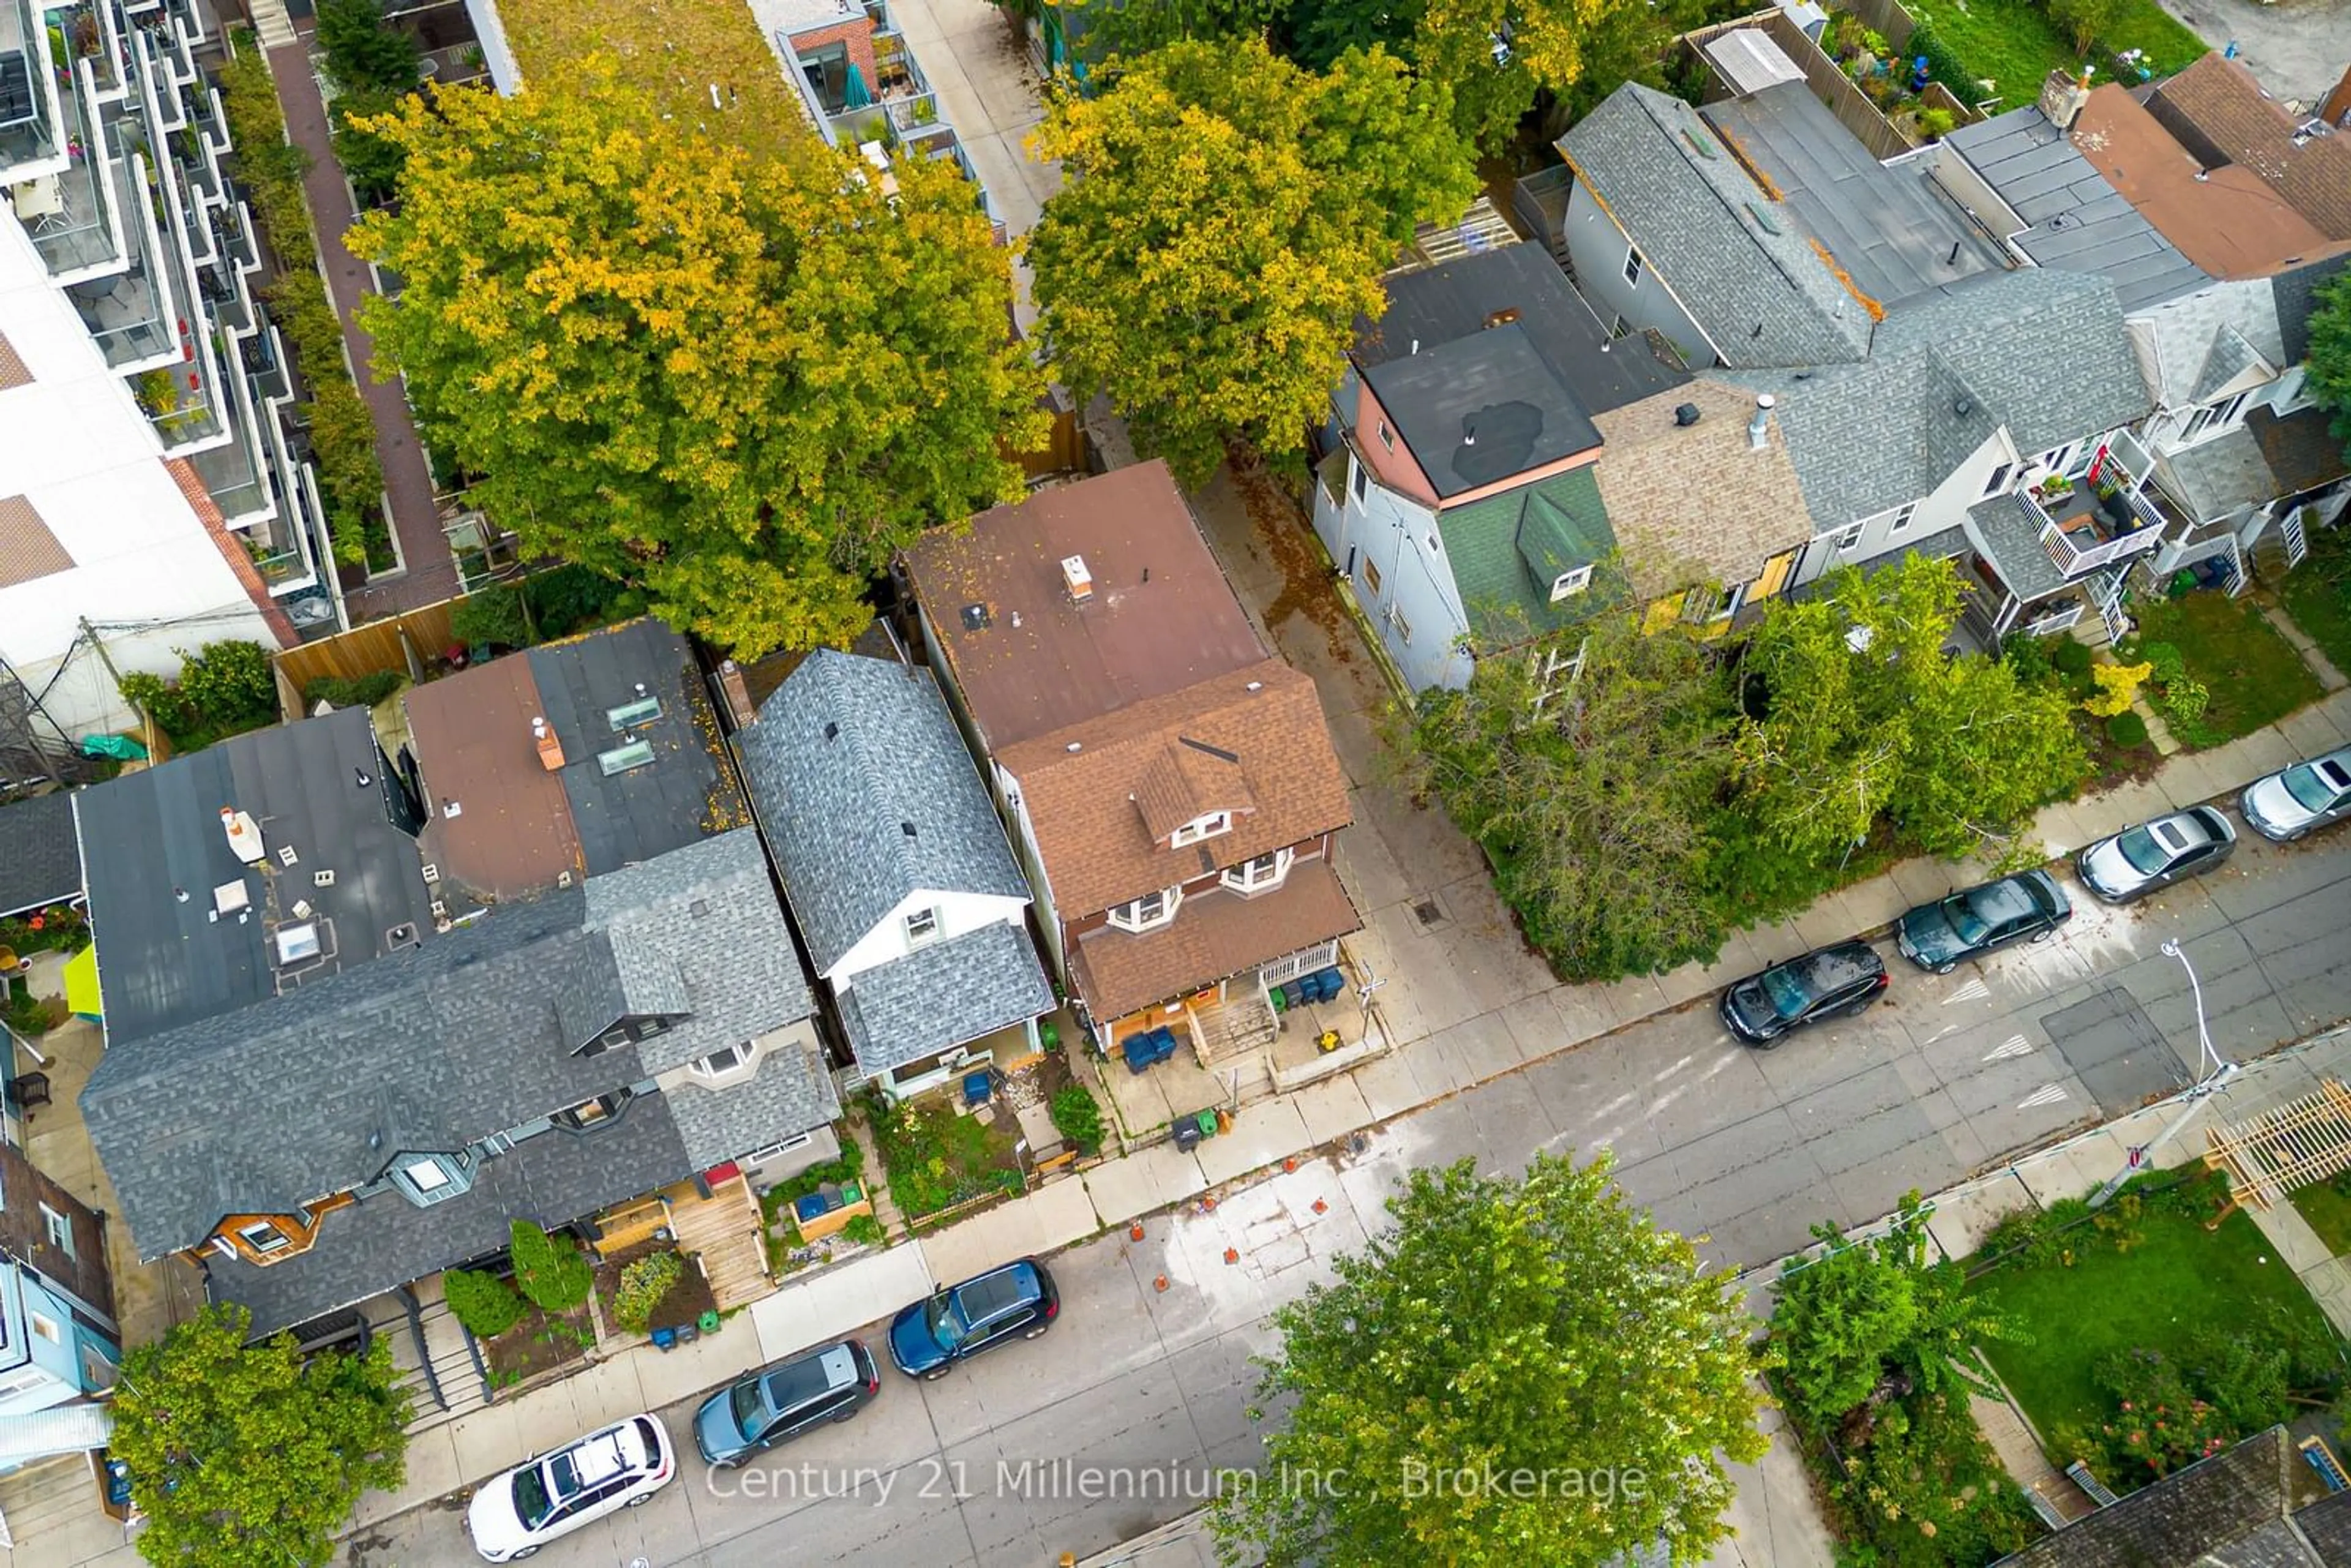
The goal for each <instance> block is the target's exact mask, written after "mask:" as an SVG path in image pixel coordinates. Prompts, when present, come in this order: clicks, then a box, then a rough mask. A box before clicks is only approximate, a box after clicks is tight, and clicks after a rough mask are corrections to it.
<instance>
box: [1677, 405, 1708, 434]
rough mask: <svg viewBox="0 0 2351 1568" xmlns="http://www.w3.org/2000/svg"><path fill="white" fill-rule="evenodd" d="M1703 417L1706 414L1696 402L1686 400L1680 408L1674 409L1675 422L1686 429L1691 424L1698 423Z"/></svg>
mask: <svg viewBox="0 0 2351 1568" xmlns="http://www.w3.org/2000/svg"><path fill="white" fill-rule="evenodd" d="M1703 417H1704V415H1703V413H1701V411H1700V410H1699V408H1698V404H1696V403H1694V402H1686V403H1684V404H1682V405H1681V406H1680V407H1679V408H1677V409H1676V410H1674V423H1676V424H1677V425H1679V426H1681V427H1682V428H1683V429H1684V430H1687V429H1688V428H1689V427H1690V426H1691V425H1693V424H1696V423H1698V421H1699V420H1700V419H1701V418H1703Z"/></svg>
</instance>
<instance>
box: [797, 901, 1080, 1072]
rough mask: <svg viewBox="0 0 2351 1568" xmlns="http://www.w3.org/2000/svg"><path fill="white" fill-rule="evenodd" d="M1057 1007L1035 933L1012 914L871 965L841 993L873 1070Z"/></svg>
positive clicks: (847, 1021)
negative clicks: (1012, 920) (1041, 964)
mask: <svg viewBox="0 0 2351 1568" xmlns="http://www.w3.org/2000/svg"><path fill="white" fill-rule="evenodd" d="M1052 1009H1053V988H1051V987H1050V986H1049V985H1047V984H1046V983H1045V971H1044V970H1043V969H1042V968H1040V967H1039V966H1038V963H1037V951H1036V949H1035V948H1033V947H1031V946H1029V935H1028V933H1027V932H1025V931H1023V930H1021V929H1020V928H1019V926H1016V925H1011V924H1010V923H1008V922H1005V921H998V922H997V923H996V924H994V925H984V926H982V927H980V928H979V929H978V930H977V931H967V932H966V933H964V934H963V935H962V936H956V937H953V938H950V939H949V940H947V941H945V942H933V943H931V944H929V945H927V946H922V947H917V948H915V949H914V951H913V952H912V953H909V954H907V955H906V956H904V957H903V958H896V959H893V960H892V961H891V962H889V963H887V964H883V965H882V966H881V967H878V968H872V969H867V970H864V971H862V973H860V974H859V975H858V977H857V981H856V984H854V985H853V986H852V987H851V988H849V989H848V990H846V991H844V992H842V993H841V1025H842V1027H843V1028H844V1029H845V1030H847V1031H848V1034H849V1044H850V1049H851V1050H852V1051H855V1052H856V1053H857V1062H858V1065H859V1066H861V1067H862V1068H864V1069H865V1071H868V1072H871V1073H880V1072H886V1071H889V1070H890V1069H891V1068H893V1067H903V1066H904V1065H905V1064H906V1063H907V1062H910V1061H921V1060H922V1059H923V1058H925V1057H926V1056H935V1055H937V1054H938V1053H939V1052H940V1051H945V1050H946V1049H947V1048H948V1047H949V1046H954V1045H961V1044H963V1043H964V1042H965V1041H966V1040H977V1039H978V1038H979V1037H980V1036H982V1035H984V1034H990V1033H993V1032H994V1031H996V1030H999V1029H1003V1028H1005V1027H1006V1026H1008V1025H1010V1024H1016V1023H1019V1022H1021V1021H1022V1020H1023V1019H1032V1018H1035V1017H1037V1016H1038V1015H1039V1014H1040V1013H1047V1012H1050V1011H1052Z"/></svg>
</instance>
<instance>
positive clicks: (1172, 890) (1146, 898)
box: [1110, 887, 1184, 931]
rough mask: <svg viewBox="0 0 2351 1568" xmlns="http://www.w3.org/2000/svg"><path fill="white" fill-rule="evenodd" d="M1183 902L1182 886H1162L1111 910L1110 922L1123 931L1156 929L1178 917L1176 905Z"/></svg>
mask: <svg viewBox="0 0 2351 1568" xmlns="http://www.w3.org/2000/svg"><path fill="white" fill-rule="evenodd" d="M1183 902H1184V890H1183V889H1182V888H1180V887H1169V888H1162V889H1161V890H1160V891H1159V892H1157V893H1146V894H1144V895H1143V896H1142V897H1141V898H1138V899H1135V900H1134V902H1133V903H1130V904H1120V905H1119V906H1118V907H1117V908H1115V909H1113V910H1112V911H1111V912H1110V923H1111V924H1112V925H1115V926H1117V927H1118V928H1119V929H1120V930H1121V931H1156V930H1157V929H1158V928H1159V927H1161V926H1162V925H1166V924H1167V923H1168V922H1169V921H1171V920H1173V919H1175V910H1176V907H1177V906H1178V905H1180V904H1182V903H1183Z"/></svg>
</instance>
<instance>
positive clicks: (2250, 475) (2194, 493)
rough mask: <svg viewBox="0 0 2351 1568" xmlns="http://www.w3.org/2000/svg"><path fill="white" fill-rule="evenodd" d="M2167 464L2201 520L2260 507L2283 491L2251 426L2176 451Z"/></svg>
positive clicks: (2176, 487)
mask: <svg viewBox="0 0 2351 1568" xmlns="http://www.w3.org/2000/svg"><path fill="white" fill-rule="evenodd" d="M2163 466H2164V468H2165V470H2166V473H2167V476H2168V480H2169V484H2170V487H2171V488H2172V489H2174V490H2176V491H2178V492H2179V498H2180V500H2181V501H2183V502H2185V503H2186V504H2187V507H2188V509H2189V511H2191V512H2193V513H2195V515H2196V520H2197V521H2199V522H2210V521H2213V520H2216V519H2218V518H2220V517H2227V516H2228V515H2229V514H2230V513H2231V512H2233V511H2236V510H2237V509H2238V508H2240V507H2258V506H2260V505H2261V504H2262V502H2264V501H2267V500H2269V499H2271V498H2272V497H2274V496H2276V495H2277V493H2278V483H2277V476H2275V475H2274V474H2273V473H2271V472H2270V465H2269V462H2268V460H2267V459H2266V458H2264V457H2263V456H2262V444H2261V440H2260V438H2259V437H2257V436H2256V435H2255V434H2253V432H2252V428H2251V427H2250V426H2248V425H2242V424H2241V425H2239V426H2237V428H2236V429H2234V430H2232V431H2230V432H2229V433H2228V434H2225V435H2216V436H2214V437H2213V438H2212V439H2211V440H2210V441H2199V442H2198V443H2197V444H2195V445H2193V446H2189V447H2185V448H2183V449H2181V450H2180V451H2178V452H2175V453H2173V454H2171V455H2169V456H2168V457H2166V458H2165V459H2164V460H2163Z"/></svg>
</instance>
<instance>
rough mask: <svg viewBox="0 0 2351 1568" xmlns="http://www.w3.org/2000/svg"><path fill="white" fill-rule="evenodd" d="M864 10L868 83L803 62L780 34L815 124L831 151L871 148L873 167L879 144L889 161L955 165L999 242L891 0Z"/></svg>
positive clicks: (986, 203)
mask: <svg viewBox="0 0 2351 1568" xmlns="http://www.w3.org/2000/svg"><path fill="white" fill-rule="evenodd" d="M863 11H864V14H865V16H866V18H867V19H868V20H869V21H870V22H871V23H872V27H873V33H872V48H873V74H874V78H875V79H874V80H873V81H872V82H870V83H868V82H865V81H864V80H863V79H862V77H861V76H860V75H859V74H858V72H857V71H856V69H855V68H854V67H853V66H850V67H848V68H843V64H842V62H841V61H840V60H838V59H827V58H822V57H816V56H810V55H803V54H801V53H800V52H799V50H798V48H797V47H795V46H794V45H793V43H792V39H791V36H790V34H789V33H788V32H784V31H781V30H779V31H778V34H777V37H776V45H777V48H778V52H779V53H780V54H781V55H782V56H783V57H784V58H785V59H787V60H789V62H790V63H791V68H789V69H788V70H787V71H786V73H785V74H786V75H788V76H789V77H791V78H793V79H794V80H795V81H796V82H797V83H798V84H799V88H800V89H801V92H802V94H803V97H804V99H805V100H806V102H807V105H808V108H809V110H810V118H811V119H812V120H814V121H815V122H816V125H817V128H818V130H819V131H821V132H822V134H823V136H824V139H825V141H828V142H829V143H831V145H833V146H836V147H850V148H862V149H868V150H869V151H868V152H867V157H868V161H869V162H872V152H871V151H870V149H872V148H873V147H875V146H876V145H877V144H878V145H879V146H880V147H881V148H882V150H883V153H884V156H885V159H886V156H887V155H889V154H891V153H893V152H894V153H895V154H896V155H897V156H901V157H904V156H913V157H918V158H940V159H946V160H949V161H951V162H953V163H954V164H955V166H956V170H957V171H958V172H960V173H961V174H962V175H963V177H964V178H965V179H966V180H967V181H969V182H970V183H971V184H972V187H973V189H974V190H975V191H976V192H977V194H978V198H979V207H980V211H982V212H983V213H985V214H987V217H988V220H989V222H990V223H991V224H994V225H996V228H997V237H998V239H999V240H1001V239H1002V238H1003V225H1002V223H1001V221H1000V220H998V217H997V214H996V208H995V204H994V203H993V202H991V201H990V200H989V198H988V194H987V185H986V184H985V183H983V182H982V181H981V179H980V177H979V170H978V168H977V165H976V164H974V163H973V162H972V160H971V156H970V154H969V153H967V152H966V151H965V150H964V147H963V142H962V140H961V138H959V137H958V136H957V135H956V130H955V126H954V125H953V124H952V123H950V121H949V120H948V118H947V114H946V106H945V105H944V104H943V103H942V102H941V101H940V99H939V95H938V93H937V92H936V91H935V89H933V88H932V86H931V82H930V78H927V77H926V76H925V75H924V74H923V68H922V62H921V61H920V60H919V59H918V58H917V57H915V53H914V47H913V46H912V45H911V44H910V43H909V42H908V41H907V39H906V37H905V35H904V33H902V32H901V31H899V29H898V26H897V23H896V20H895V19H894V18H893V16H891V14H890V8H889V6H888V5H887V4H886V3H885V0H866V3H865V5H864V6H863ZM843 15H844V16H849V17H851V18H852V19H853V18H854V16H855V15H856V13H855V12H854V11H844V12H843ZM877 166H879V165H877Z"/></svg>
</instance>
